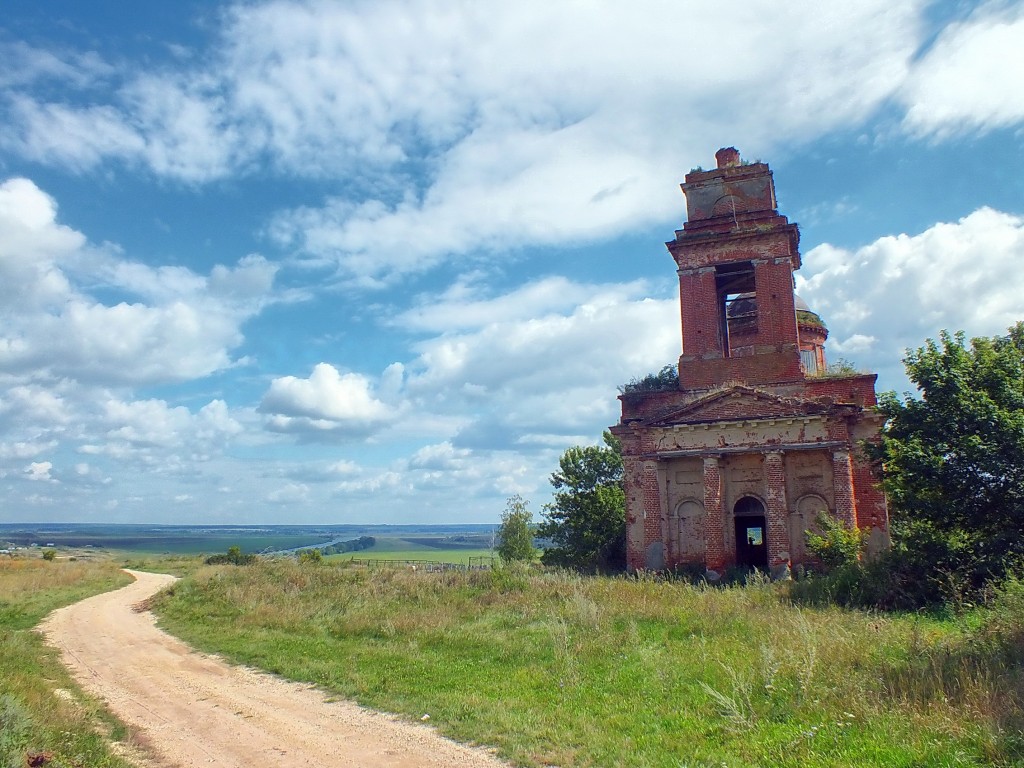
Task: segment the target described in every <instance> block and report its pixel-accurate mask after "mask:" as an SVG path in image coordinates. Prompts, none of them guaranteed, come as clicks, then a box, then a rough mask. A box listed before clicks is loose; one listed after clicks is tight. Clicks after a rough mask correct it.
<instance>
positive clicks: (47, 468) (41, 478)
mask: <svg viewBox="0 0 1024 768" xmlns="http://www.w3.org/2000/svg"><path fill="white" fill-rule="evenodd" d="M52 469H53V463H52V462H49V461H33V462H32V463H31V464H29V465H28V466H27V467H26V468H25V476H26V477H27V478H28V479H29V480H34V481H36V482H45V483H56V482H57V481H56V480H55V479H54V478H53V477H52V476H51V475H50V472H51V470H52Z"/></svg>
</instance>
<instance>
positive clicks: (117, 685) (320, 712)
mask: <svg viewBox="0 0 1024 768" xmlns="http://www.w3.org/2000/svg"><path fill="white" fill-rule="evenodd" d="M129 573H131V575H132V576H134V577H135V579H136V581H135V582H134V583H133V584H130V585H128V586H127V587H124V588H123V589H119V590H117V591H114V592H108V593H106V594H102V595H97V596H96V597H91V598H89V599H87V600H83V601H81V602H80V603H75V604H74V605H70V606H68V607H66V608H61V609H59V610H57V611H54V612H53V613H52V614H50V616H48V617H47V618H46V619H45V621H44V622H43V623H42V624H41V625H40V628H41V629H42V631H43V632H44V634H45V636H46V638H47V641H48V642H49V643H50V644H51V645H53V646H54V647H56V648H58V649H59V650H60V651H61V652H62V654H63V658H64V662H65V664H67V666H68V667H69V668H70V669H71V671H72V673H73V674H74V676H75V677H76V679H77V680H78V682H79V683H80V684H81V685H82V687H83V688H85V689H86V690H87V691H89V692H90V693H92V694H94V695H96V696H98V697H99V698H101V699H102V700H103V701H105V702H106V703H107V705H108V707H109V708H110V709H111V711H113V712H114V714H116V715H117V716H118V717H119V718H120V719H121V720H122V721H123V722H125V723H127V724H128V725H129V726H131V727H132V728H133V729H134V730H135V731H136V733H138V734H139V736H140V738H139V739H138V741H139V743H140V744H141V746H142V748H143V749H144V751H145V752H147V753H148V754H149V756H150V757H151V758H152V759H153V761H154V763H155V764H158V765H160V766H167V768H171V767H172V766H173V767H174V768H178V767H179V766H180V768H192V767H193V766H211V765H212V766H232V767H234V766H237V767H238V768H253V767H254V766H259V767H260V768H263V767H267V768H272V767H273V766H282V767H283V766H289V768H291V767H293V766H305V765H316V766H324V767H325V768H342V767H344V768H350V767H354V766H360V767H364V766H365V767H366V768H377V767H378V766H380V767H381V768H384V767H385V766H387V768H405V767H406V766H408V767H409V768H412V767H413V766H417V767H419V766H424V767H428V766H453V767H454V766H459V767H462V766H465V767H466V768H501V767H502V766H505V765H506V764H505V763H502V762H501V761H499V760H498V759H497V758H495V757H494V756H493V755H492V754H490V753H489V752H487V751H485V750H483V749H475V748H470V747H466V746H464V745H461V744H457V743H455V742H453V741H450V740H448V739H445V738H442V737H441V736H439V735H438V734H437V733H435V732H434V731H433V730H432V729H430V728H428V727H426V726H423V725H418V724H412V723H408V722H404V721H401V720H398V719H397V718H395V717H392V716H390V715H385V714H381V713H378V712H372V711H370V710H367V709H363V708H362V707H359V706H357V705H355V704H352V703H350V702H344V701H342V702H337V701H331V702H328V701H327V700H326V698H325V696H324V694H323V693H321V692H319V691H318V690H316V689H315V688H312V687H310V686H307V685H300V684H296V683H290V682H286V681H284V680H281V679H278V678H276V677H273V676H271V675H267V674H264V673H260V672H255V671H253V670H250V669H246V668H243V667H233V666H229V665H228V664H225V663H224V662H223V661H221V660H220V659H217V658H215V657H211V656H207V655H204V654H200V653H198V652H196V651H194V650H192V649H191V648H190V647H189V646H187V645H185V643H183V642H181V641H180V640H178V639H176V638H174V637H171V636H170V635H168V634H167V633H165V632H163V631H162V630H160V629H158V628H157V627H156V625H155V620H154V618H153V615H152V614H151V613H150V612H149V611H146V610H140V608H139V606H140V604H141V603H143V601H144V600H146V599H147V598H148V597H150V596H152V595H154V594H156V593H157V592H159V591H160V590H161V589H163V588H164V587H165V586H167V585H168V584H170V583H171V582H173V581H174V577H173V576H166V575H162V574H152V573H141V572H136V571H129Z"/></svg>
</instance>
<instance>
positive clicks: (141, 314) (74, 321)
mask: <svg viewBox="0 0 1024 768" xmlns="http://www.w3.org/2000/svg"><path fill="white" fill-rule="evenodd" d="M276 271H277V267H276V266H275V265H272V264H270V263H269V262H268V261H266V260H265V259H264V258H262V257H260V256H247V257H244V258H242V259H241V260H240V261H239V262H238V264H237V265H235V266H233V267H225V266H217V267H214V269H213V270H212V272H211V274H210V275H209V276H204V275H199V274H196V273H194V272H192V271H191V270H188V269H185V268H182V267H150V266H147V265H144V264H141V263H138V262H132V261H130V260H128V259H125V258H123V257H121V256H120V255H119V254H117V253H116V252H111V251H110V250H109V249H108V250H103V249H98V248H93V247H91V246H89V245H88V243H87V241H86V238H85V237H84V236H83V235H82V234H81V233H79V232H76V231H74V230H72V229H70V228H69V227H67V226H65V225H62V224H60V223H59V222H58V220H57V203H56V201H55V200H54V199H53V198H52V197H50V196H49V195H47V194H46V193H45V192H43V191H42V190H40V189H39V188H38V187H37V186H36V185H35V184H34V183H33V182H31V181H30V180H28V179H23V178H22V179H10V180H8V181H6V182H4V183H3V184H0V299H3V302H2V304H0V321H2V329H0V373H8V374H13V375H16V376H21V377H33V378H37V379H38V378H46V379H54V378H58V379H59V378H72V379H76V380H83V381H90V382H95V383H121V384H140V383H154V382H169V381H184V380H188V379H193V378H196V377H200V376H204V375H207V374H209V373H212V372H214V371H218V370H222V369H225V368H228V367H230V366H231V365H233V364H234V360H233V359H232V357H231V350H232V349H233V348H234V347H237V346H238V345H239V344H240V343H241V341H242V334H241V330H240V327H241V324H242V323H243V322H244V321H245V320H247V319H249V318H251V317H252V316H254V315H255V314H257V313H258V312H259V311H260V310H261V309H262V308H263V307H264V306H265V305H266V304H267V303H268V302H269V301H270V298H271V297H270V291H271V287H272V283H273V280H274V276H275V274H276ZM95 286H98V287H103V288H106V289H108V290H109V289H113V290H116V291H118V292H120V293H121V294H123V295H125V296H127V297H133V298H136V299H138V300H134V301H127V300H126V301H121V302H119V303H116V304H106V303H103V302H100V301H98V300H97V299H94V298H93V297H92V296H90V295H89V293H88V292H87V291H88V290H89V289H90V288H91V287H95Z"/></svg>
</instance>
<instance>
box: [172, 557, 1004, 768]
mask: <svg viewBox="0 0 1024 768" xmlns="http://www.w3.org/2000/svg"><path fill="white" fill-rule="evenodd" d="M1018 586H1019V585H1018ZM781 590H784V587H782V586H780V585H767V584H758V585H753V586H749V587H746V588H728V589H707V588H698V587H692V586H688V585H685V584H682V583H665V582H656V581H637V580H627V579H608V578H594V579H590V578H580V577H576V576H571V575H566V574H559V573H536V574H534V573H526V572H522V571H507V570H497V571H494V572H473V573H461V572H448V573H422V572H411V571H410V570H409V569H390V568H382V569H367V568H363V567H355V566H347V567H344V564H341V565H340V567H339V566H333V565H329V564H326V563H325V564H322V565H308V566H305V567H304V566H300V565H298V564H296V563H294V562H293V561H264V562H261V563H259V564H257V565H255V566H250V567H242V568H240V567H231V566H220V567H205V568H201V569H199V570H197V571H196V572H195V573H194V575H193V576H191V577H190V578H188V579H186V580H185V581H183V582H179V583H178V584H177V585H176V586H175V587H174V589H173V592H172V593H170V594H168V595H166V596H165V597H164V598H163V599H162V600H161V601H160V602H159V604H158V612H159V614H160V616H161V623H162V624H163V625H164V626H165V627H167V628H168V629H169V630H171V631H172V632H174V633H175V634H178V635H179V636H181V637H183V638H185V639H187V640H189V641H190V642H192V643H194V644H196V645H198V646H199V647H201V648H203V649H205V650H208V651H216V652H220V653H223V654H225V655H227V656H228V657H229V658H232V659H234V660H236V661H239V662H245V663H249V664H253V665H255V666H258V667H262V668H264V669H268V670H270V671H273V672H277V673H279V674H282V675H284V676H286V677H290V678H293V679H296V680H303V681H310V682H314V683H317V684H319V685H321V686H323V687H324V688H326V689H328V690H330V691H334V692H337V693H338V694H339V695H342V696H345V697H349V698H352V699H355V700H357V701H359V702H361V703H363V704H365V705H368V706H371V707H374V708H378V709H383V710H388V711H393V712H398V713H401V714H404V715H406V716H408V717H410V718H416V719H418V718H419V717H421V716H422V715H423V714H429V715H430V718H431V723H432V724H434V725H435V726H436V727H438V728H439V729H440V730H441V731H442V732H444V733H446V734H448V735H450V736H453V737H455V738H458V739H461V740H464V741H471V742H478V743H482V744H488V745H493V746H495V747H497V748H498V749H499V751H500V753H501V754H502V755H503V756H505V757H506V758H508V759H510V760H512V761H514V762H515V763H518V764H520V765H536V766H540V765H560V766H566V767H568V766H619V765H624V766H631V767H636V768H643V767H646V766H651V767H653V766H666V768H667V767H668V766H672V767H673V768H678V767H679V766H712V765H713V766H762V765H770V766H793V767H794V768H797V767H799V768H806V767H807V766H836V767H838V766H844V767H845V766H851V765H858V766H861V765H877V766H908V767H909V766H972V765H977V766H980V765H1019V764H1021V762H1020V761H1022V760H1024V737H1022V736H1021V730H1020V729H1021V723H1022V719H1021V712H1022V696H1021V692H1022V689H1024V682H1022V681H1024V674H1022V667H1024V658H1022V656H1024V628H1022V627H1024V618H1022V616H1024V588H1018V589H1017V590H1016V592H1015V593H1014V594H1012V595H1010V596H1009V597H1006V596H1004V604H1003V605H1002V608H1001V610H1000V611H998V612H992V613H985V614H977V615H975V616H972V617H969V619H970V620H969V621H968V620H961V621H957V622H953V621H939V620H935V619H928V618H923V617H891V616H889V617H887V616H878V615H868V614H863V613H857V612H848V611H839V610H818V609H813V610H812V609H801V608H799V607H795V606H792V605H790V604H789V603H788V601H787V600H786V599H785V597H784V595H783V594H782V592H781Z"/></svg>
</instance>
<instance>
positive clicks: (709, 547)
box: [704, 456, 727, 573]
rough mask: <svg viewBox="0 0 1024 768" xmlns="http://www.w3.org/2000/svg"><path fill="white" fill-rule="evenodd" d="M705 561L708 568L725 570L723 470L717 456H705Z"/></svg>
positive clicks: (719, 570)
mask: <svg viewBox="0 0 1024 768" xmlns="http://www.w3.org/2000/svg"><path fill="white" fill-rule="evenodd" d="M704 543H705V547H706V549H705V554H704V561H705V563H706V566H707V568H708V570H711V571H718V572H719V573H721V572H722V571H724V570H725V566H726V563H727V557H726V552H725V513H724V510H723V509H722V470H721V468H720V467H719V466H718V457H717V456H706V457H705V458H704Z"/></svg>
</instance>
